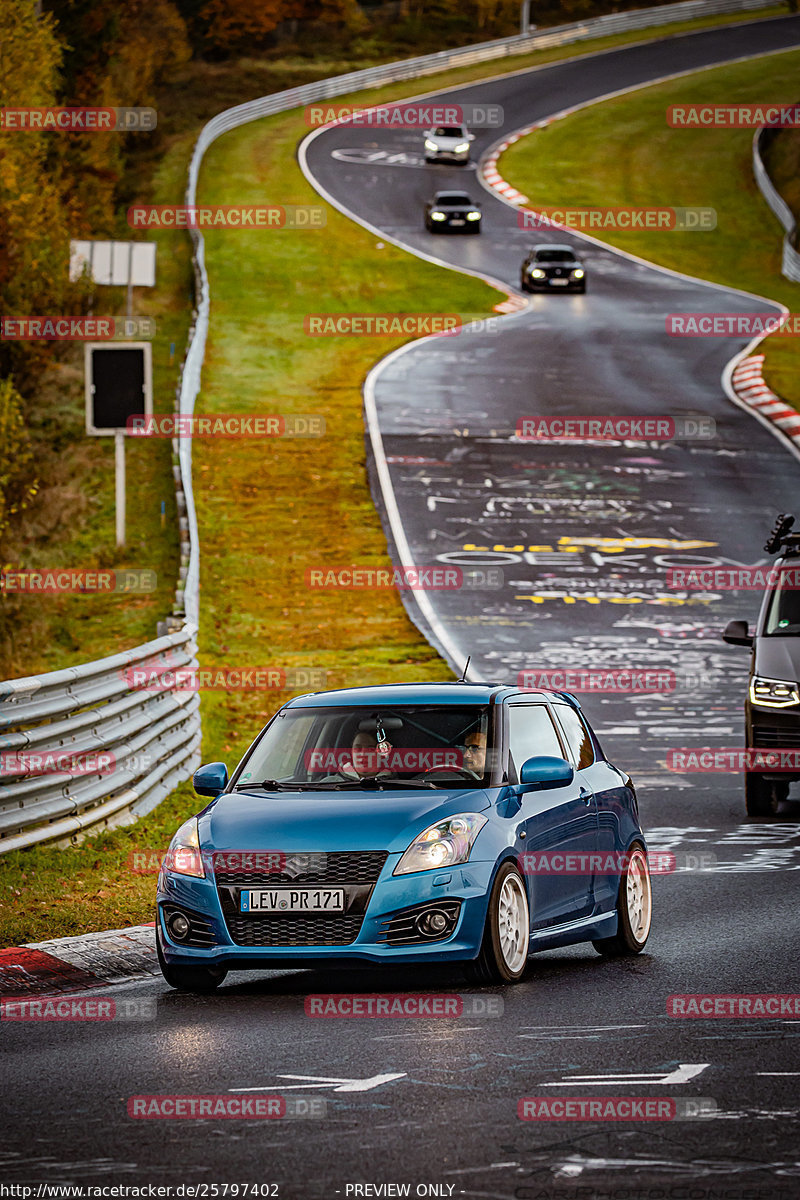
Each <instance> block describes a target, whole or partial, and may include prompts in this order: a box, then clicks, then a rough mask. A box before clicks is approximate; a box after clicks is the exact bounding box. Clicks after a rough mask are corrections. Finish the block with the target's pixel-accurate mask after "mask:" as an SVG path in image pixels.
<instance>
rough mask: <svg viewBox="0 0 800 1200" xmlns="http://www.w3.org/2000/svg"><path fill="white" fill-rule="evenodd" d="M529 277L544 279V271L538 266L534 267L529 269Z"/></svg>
mask: <svg viewBox="0 0 800 1200" xmlns="http://www.w3.org/2000/svg"><path fill="white" fill-rule="evenodd" d="M531 278H532V279H544V271H542V270H541V268H540V267H534V268H533V270H532V271H531Z"/></svg>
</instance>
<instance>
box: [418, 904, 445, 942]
mask: <svg viewBox="0 0 800 1200" xmlns="http://www.w3.org/2000/svg"><path fill="white" fill-rule="evenodd" d="M448 923H449V922H448V920H447V915H446V914H445V913H443V912H439V911H438V909H428V911H427V912H424V913H421V914H420V916H419V917H417V929H419V931H420V933H422V934H424V935H425V937H438V935H439V934H441V933H444V931H445V929H447V926H448Z"/></svg>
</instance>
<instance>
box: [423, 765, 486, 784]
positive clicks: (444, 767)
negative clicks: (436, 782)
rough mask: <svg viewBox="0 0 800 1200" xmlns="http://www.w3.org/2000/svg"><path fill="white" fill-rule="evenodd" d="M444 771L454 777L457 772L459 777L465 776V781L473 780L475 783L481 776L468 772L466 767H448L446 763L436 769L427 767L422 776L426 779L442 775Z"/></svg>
mask: <svg viewBox="0 0 800 1200" xmlns="http://www.w3.org/2000/svg"><path fill="white" fill-rule="evenodd" d="M442 771H447V773H448V775H452V774H453V772H455V773H456V774H457V775H463V777H464V779H471V780H472V781H473V783H474V782H476V781H477V780H478V779H479V778H480V776H478V775H474V774H473V773H472V771H468V770H467V769H466V767H448V766H447V765H446V764H445V763H441V764H439V765H438V766H435V767H427V768H426V769H425V770H424V771H423V772H422V776H423V778H424V779H426V778H427V777H428V775H437V774H441V773H442Z"/></svg>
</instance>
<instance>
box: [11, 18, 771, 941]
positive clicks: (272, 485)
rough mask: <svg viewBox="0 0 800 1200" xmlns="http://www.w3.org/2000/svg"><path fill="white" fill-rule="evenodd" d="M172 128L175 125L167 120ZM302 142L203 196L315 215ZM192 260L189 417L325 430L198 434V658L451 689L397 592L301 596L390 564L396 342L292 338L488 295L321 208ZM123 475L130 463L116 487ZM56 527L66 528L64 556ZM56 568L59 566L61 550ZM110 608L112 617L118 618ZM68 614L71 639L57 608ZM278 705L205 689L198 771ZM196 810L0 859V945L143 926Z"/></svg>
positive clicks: (151, 542)
mask: <svg viewBox="0 0 800 1200" xmlns="http://www.w3.org/2000/svg"><path fill="white" fill-rule="evenodd" d="M775 11H781V10H780V9H777V10H775ZM721 23H726V21H724V20H723V21H719V20H715V21H710V22H693V23H692V24H691V27H692V28H698V27H700V26H701V25H707V24H721ZM670 32H675V27H670ZM656 33H657V31H647V32H646V34H640V35H628V36H627V37H617V38H606V39H603V40H602V43H591V44H585V45H583V46H580V47H568V48H563V49H562V50H560V51H551V52H546V53H544V52H540V53H539V54H537V55H530V56H525V57H520V58H514V59H511V60H501V61H500V62H496V63H490V64H484V65H483V66H482V67H472V68H468V69H465V70H460V71H457V72H449V73H446V74H442V75H441V76H431V77H429V78H427V79H423V80H412V81H409V82H408V83H406V84H404V85H402V86H399V85H395V86H394V87H392V88H385V89H379V90H378V89H376V90H371V91H369V92H367V93H362V94H361V95H360V96H358V97H357V99H358V100H360V101H361V102H362V103H369V104H374V103H378V102H380V101H382V100H389V99H400V98H402V97H406V96H410V95H414V94H417V93H420V92H427V91H433V90H435V89H436V88H437V87H442V86H446V85H448V84H456V83H460V82H466V81H469V80H471V79H475V78H480V77H486V76H489V75H494V74H498V73H500V72H502V71H503V70H504V69H506V68H510V69H512V70H517V69H521V68H523V67H525V66H528V65H531V64H532V63H542V62H545V61H555V60H558V59H561V58H565V57H569V56H572V55H574V54H575V52H576V50H577V52H578V53H579V54H580V53H588V52H589V51H590V50H594V49H597V48H601V47H605V46H608V45H614V44H622V43H623V42H625V41H632V40H644V39H645V37H647V38H650V37H652V36H654V35H655V34H656ZM360 65H364V64H363V63H362V64H360ZM273 69H274V64H271V66H270V70H273ZM226 79H227V83H228V91H227V92H226V93H225V102H228V101H230V102H235V100H238V99H243V98H245V97H244V96H242V95H239V94H236V88H237V86H238V85H237V83H236V81H235V78H234V75H233V73H231V74H229V75H227V76H226ZM257 90H258V89H256V91H257ZM264 90H269V89H268V88H265V89H264ZM249 94H251V95H252V94H254V93H253V92H252V91H251V92H250V93H249ZM340 99H341V100H342V101H343V102H347V99H348V98H346V97H341V98H340ZM195 102H196V104H197V106H198V110H199V109H201V108H202V106H203V105H206V106H208V104H209V99H208V93H207V92H203V93H202V94H198V95H196V97H195ZM211 103H213V106H214V110H216V109H217V108H219V107H221V104H220V102H219V100H218V99H217V98H216V96H215V98H214V100H213V101H211ZM206 115H207V113H205V112H204V113H203V116H204V117H205V116H206ZM185 119H186V118H185V114H184V116H183V117H182V118H181V120H182V121H185ZM306 132H307V129H306V126H305V125H304V124H303V121H302V115H301V114H298V113H297V112H295V113H290V114H284V115H281V116H277V117H273V118H269V119H265V120H263V121H259V122H257V123H255V124H253V125H249V126H246V127H245V128H244V129H241V130H238V131H235V132H233V133H231V134H229V135H227V136H226V137H225V138H223V139H221V140H220V141H218V142H217V143H216V144H215V145H214V146H213V147H212V149H211V150H210V151H209V153H208V155H207V157H206V161H205V165H204V170H203V174H202V178H201V185H200V189H199V199H200V200H201V201H203V202H205V203H245V202H263V201H264V198H265V195H267V196H269V197H270V198H272V197H280V199H281V201H282V202H285V203H314V204H316V203H318V202H319V200H318V197H317V196H316V194H315V193H314V192H312V191H311V189H310V188H309V187H308V185H307V184H306V182H305V180H304V178H303V176H302V174H301V173H300V171H299V168H298V167H297V164H296V161H295V150H296V146H297V144H298V142H299V141H300V139H301V138H302V137H303V136H304V135H305V133H306ZM195 133H196V130H189V129H188V128H185V127H184V128H182V129H181V130H180V131H179V132H175V135H174V136H173V137H172V138H171V140H170V144H169V149H168V152H167V153H166V155H165V157H164V159H163V161H162V162H161V163H160V165H159V166H158V169H157V171H156V172H155V175H154V176H153V178H154V186H153V190H152V193H151V194H148V199H152V200H153V202H156V203H165V202H171V203H175V202H178V201H180V200H181V199H182V196H183V188H184V180H185V168H186V163H187V161H188V157H189V153H190V149H191V144H192V141H193V138H194V136H195ZM582 149H583V151H584V152H585V151H586V149H587V147H586V146H585V145H584V147H583V148H582ZM151 165H152V164H151ZM145 174H146V172H145V171H143V172H142V177H143V178H144V175H145ZM688 202H689V201H686V203H688ZM158 238H159V267H158V270H159V286H158V289H157V290H156V292H155V294H154V295H153V296H152V297H150V298H149V299H148V300H147V301H146V302H143V303H142V304H141V305H140V307H139V309H138V311H139V312H142V313H145V312H148V313H150V314H151V315H155V316H156V318H157V321H158V324H159V330H158V336H157V339H156V353H155V359H156V362H157V370H158V371H160V372H161V375H160V381H161V382H160V383H159V389H158V397H159V400H158V404H157V408H158V409H159V410H160V411H167V410H170V409H171V404H172V389H173V386H174V377H175V369H176V367H177V362H176V363H174V364H172V365H170V364H169V363H168V361H167V358H168V356H167V355H166V354H165V347H167V348H168V344H169V341H175V342H176V343H177V345H178V348H179V349H178V357H179V356H180V354H181V353H182V344H183V343H182V333H183V331H185V329H186V326H187V321H188V312H187V309H188V299H187V280H188V261H189V259H188V239H186V238H185V237H183V236H180V235H170V234H165V235H158ZM206 258H207V264H208V271H209V276H210V283H211V295H212V311H211V336H210V339H209V343H208V349H207V354H206V361H205V366H204V368H203V380H202V382H203V387H202V392H201V396H200V399H199V402H198V406H197V411H198V412H200V413H211V412H253V413H255V412H262V413H270V412H283V413H287V414H288V413H318V414H321V415H322V416H323V417H324V418H325V421H326V423H327V430H328V432H327V436H326V437H325V438H323V439H319V440H312V439H303V440H297V441H289V440H282V439H278V440H274V441H266V442H263V441H255V440H241V441H236V442H234V441H217V442H214V441H210V442H205V441H197V442H195V445H194V468H193V477H194V485H195V495H196V500H197V507H198V520H199V524H200V543H201V630H200V657H201V662H202V664H203V665H204V666H221V665H232V666H243V665H258V666H278V667H282V668H284V669H286V668H292V667H311V668H314V669H317V670H318V669H322V670H325V671H326V672H328V679H327V686H329V687H334V686H348V685H352V684H357V683H363V684H369V683H376V682H392V681H396V682H400V681H404V680H409V679H419V680H426V679H430V680H435V679H445V678H449V677H450V672H449V670H448V668H447V666H446V664H445V663H444V662H443V661H442V660H441V659H440V658H439V656H438V655H437V654H436V653H435V652H434V651H433V649H432V648H431V647H430V646H429V645H428V643H427V642H426V641H425V640H424V639H423V638H422V637H421V635H420V634H419V633H418V632H417V630H416V629H415V627H414V626H413V625H412V624H411V623H410V621H409V620H408V618H407V616H406V614H405V610H404V609H403V606H402V604H401V602H400V599H399V597H398V596H397V594H396V593H393V592H386V593H383V592H375V593H359V592H329V593H315V592H310V591H308V590H307V589H306V588H305V586H304V580H303V577H304V571H305V568H306V567H309V566H319V565H323V564H325V563H328V562H331V563H351V562H357V563H364V564H374V565H388V559H387V553H386V541H385V537H384V535H383V531H382V529H381V525H380V522H379V519H378V516H377V513H376V511H375V507H374V504H373V502H372V498H371V496H370V493H369V490H368V486H367V479H366V470H365V450H364V433H363V419H362V411H361V404H362V401H361V384H362V381H363V379H364V377H365V375H366V373H367V372H368V370H369V369H370V367H371V366H372V365H373V364H374V362H375V361H376V360H377V359H378V358H380V357H382V356H383V355H385V354H387V353H388V352H389V351H390V350H391V349H392V348H393V347H394V346H395V345H397V344H400V341H401V340H402V339H394V340H392V339H388V338H380V339H377V338H335V339H334V338H331V339H311V338H309V337H307V336H306V335H305V334H304V332H303V316H304V315H305V314H306V313H308V312H325V311H341V310H349V311H353V312H358V311H361V312H364V311H402V312H414V311H420V312H424V311H427V310H429V309H431V308H433V309H435V310H436V311H440V312H461V313H469V314H476V315H477V314H480V313H484V312H490V311H491V309H492V307H493V305H494V304H495V303H496V302H497V301H498V299H500V297H499V296H498V294H497V292H495V291H493V290H492V289H490V288H489V287H487V286H485V285H484V284H482V283H480V282H479V281H476V280H474V279H470V278H467V277H464V276H459V275H456V274H454V273H453V272H450V271H446V270H444V269H441V268H438V267H435V266H433V265H431V264H426V263H423V262H420V261H419V260H417V259H415V258H412V257H411V256H409V255H406V254H404V253H403V252H401V251H399V250H397V249H395V248H394V247H392V246H387V245H384V246H383V248H381V249H379V248H378V247H377V245H376V241H375V238H374V237H373V236H372V235H370V234H369V233H368V232H367V231H365V230H363V229H361V227H360V226H357V225H354V224H352V223H351V222H349V221H347V220H346V219H345V218H344V217H342V216H340V215H339V214H338V213H336V212H334V211H331V210H329V211H328V225H327V227H326V229H325V230H324V231H322V232H307V233H297V234H293V233H290V232H274V233H268V232H264V233H261V232H242V233H239V232H228V233H223V232H220V231H217V232H215V233H213V234H209V235H208V236H207V239H206ZM431 297H435V303H433V302H432V301H431ZM148 304H149V305H151V306H152V307H150V308H148V307H147V305H148ZM137 449H138V447H137ZM131 474H132V472H131V459H130V458H129V478H130V476H131ZM159 481H160V482H159ZM167 485H168V486H169V489H170V494H171V486H172V485H171V475H170V474H169V467H168V462H165V463H164V464H163V469H162V474H161V475H160V476H157V477H156V476H153V477H152V478H151V479H150V481H149V484H148V487H144V486H143V487H142V489H141V507H142V508H143V509H144V510H145V511H148V512H149V511H150V509H149V508H148V505H150V507H151V508H152V503H151V502H154V501H155V500H156V499H157V497H156V496H154V495H153V491H154V489H156V488H157V487H159V486H161V487H164V488H166V487H167ZM75 486H77V485H75ZM104 486H105V491H104V492H103V493H102V496H101V504H100V505H99V506H98V514H97V516H96V525H97V528H99V527H100V524H101V523H102V524H103V529H104V530H105V528H106V524H107V525H108V531H109V536H110V534H111V532H113V530H112V524H111V522H112V515H111V514H112V512H113V508H112V506H111V499H112V493H111V492H110V491H109V486H113V485H110V484H109V481H108V479H106V480H105V484H104ZM134 508H135V509H136V511H134V512H133V513H132V514H131V515H132V520H133V525H132V529H133V528H136V529H137V530H138V525H137V524H136V522H139V521H143V520H144V519H145V518H144V515H143V514H140V513H139V512H138V508H137V506H134ZM83 528H84V526H80V528H78V527H77V526H76V527H74V532H75V534H76V542H77V541H79V540H80V537H83V536H86V537H87V538H89V537H90V534H89V533H85V534H84V533H82V532H80V529H83ZM68 533H69V530H68V529H66V530H65V534H64V536H65V539H67V540H66V541H65V545H66V546H68ZM137 536H138V537H139V541H140V543H141V541H142V540H144V541H145V549H147V550H149V551H150V552H151V553H153V554H155V553H158V552H159V551H157V548H156V545H155V543H156V542H157V541H158V540H159V538H163V537H164V535H161V534H160V533H159V530H158V529H154V528H153V526H152V524H151V525H150V526H149V527H148V529H147V531H146V532H145V534H144V535H141V534H138V533H137ZM168 538H169V535H167V538H166V539H165V541H166V542H167V543H168ZM99 540H100V539H99V535H98V541H99ZM65 553H66V550H65ZM67 561H71V562H74V561H75V558H74V556H73V557H72V558H68V559H67ZM141 565H151V564H150V563H143V564H141ZM171 583H172V581H170V584H171ZM170 590H171V588H170ZM124 611H125V612H126V615H127V612H128V610H127V608H126V609H125V610H124ZM153 615H154V614H153ZM82 619H83V620H84V621H85V620H86V618H85V617H84V618H82ZM43 620H44V618H43ZM149 620H150V617H148V621H149ZM65 621H67V623H68V624H69V627H70V628H73V627H74V626H73V624H72V620H71V615H70V614H69V613H67V614H65ZM84 628H85V626H84ZM135 630H136V631H135V633H134V625H131V626H130V628H129V627H128V626H127V625H126V626H125V627H124V628H121V627H120V625H119V623H118V622H114V619H113V615H112V614H108V613H107V614H105V617H104V619H103V620H101V621H99V622H98V627H97V629H96V631H95V633H96V639H95V642H94V643H91V644H87V645H86V646H84V647H83V651H82V652H81V653H78V652H77V648H74V649H73V652H72V654H71V657H70V655H69V654H68V653H67V652H63V653H62V652H61V651H60V650H58V649H56V650H55V651H53V650H52V648H51V647H50V646H49V645H48V644H47V641H46V640H45V642H44V644H43V645H42V646H40V647H38V648H37V650H36V652H35V654H34V655H33V660H34V661H36V662H37V664H39V663H40V662H42V666H44V665H47V666H50V665H52V666H55V665H63V660H64V659H65V658H69V659H70V661H72V662H75V661H80V660H81V658H85V657H88V656H89V655H90V654H96V653H100V652H107V651H109V652H110V650H111V649H117V648H121V646H122V644H125V645H130V644H134V642H136V641H140V640H143V638H144V637H147V636H150V635H151V632H152V631H151V630H150V629H148V630H143V629H142V628H139V627H135ZM74 641H75V639H74V638H73V642H74ZM100 647H102V649H101V648H100ZM51 654H54V655H55V657H54V658H51ZM42 660H43V661H42ZM285 699H286V694H285V693H277V692H273V693H267V692H262V693H257V692H251V693H247V692H231V693H221V692H220V693H207V694H205V695H204V696H203V698H202V715H203V757H204V759H205V760H206V761H209V760H212V759H218V758H221V759H224V760H226V761H227V762H228V763H229V764H230V765H233V764H234V763H235V762H236V761H238V758H239V757H240V756H241V754H242V753H243V751H244V750H245V749H246V747H247V745H248V744H249V742H250V741H251V740H252V737H253V735H254V733H255V732H256V731H257V730H258V728H259V727H260V726H261V725H262V724H263V723H264V722H265V721H266V719H267V718H268V717H269V716H270V715H271V714H272V713H273V712H274V711H275V710H276V709H277V708H278V707H279V706H280V705H281V704H282V703H283V702H284V701H285ZM199 806H200V804H199V802H198V800H197V798H196V797H195V796H194V793H193V791H192V789H191V787H190V786H189V785H188V784H184V785H182V786H181V787H179V788H178V789H176V791H175V792H173V794H172V795H171V796H170V797H169V798H168V799H166V800H165V801H164V802H163V803H162V804H161V805H160V806H159V808H158V809H156V811H155V812H154V813H152V814H150V815H149V816H148V817H146V818H144V819H143V820H141V821H139V822H138V823H137V824H136V825H134V826H132V827H129V828H126V829H119V830H115V831H113V832H107V833H103V834H100V835H98V836H94V837H90V838H88V839H87V840H86V841H85V842H83V843H82V844H81V845H79V846H73V847H70V848H69V849H68V850H66V851H65V850H62V849H57V848H52V847H39V848H37V849H35V850H33V851H27V852H16V853H13V854H9V855H6V856H2V857H0V944H5V945H9V944H15V943H19V942H27V941H36V940H42V939H44V938H47V937H58V936H66V935H69V934H74V933H79V932H85V931H90V930H94V929H105V928H109V927H115V926H120V925H126V924H131V923H138V922H144V921H148V920H150V919H152V908H153V893H154V883H155V878H154V876H153V875H152V874H150V875H138V874H135V873H133V872H132V870H131V868H130V862H131V855H132V854H133V853H134V852H137V851H138V852H141V851H144V850H153V851H155V852H158V851H160V850H162V849H163V848H164V847H165V846H166V844H167V842H168V840H169V837H170V836H171V834H172V832H173V831H174V830H175V828H176V827H177V826H178V824H179V823H180V822H181V821H182V820H183V819H184V818H185V817H186V816H187V815H189V814H190V813H191V812H194V811H196V810H197V809H198V807H199Z"/></svg>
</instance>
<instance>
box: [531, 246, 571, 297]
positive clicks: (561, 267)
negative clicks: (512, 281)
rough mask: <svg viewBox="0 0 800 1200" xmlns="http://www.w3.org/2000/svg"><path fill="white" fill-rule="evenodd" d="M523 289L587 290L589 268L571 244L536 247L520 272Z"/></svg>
mask: <svg viewBox="0 0 800 1200" xmlns="http://www.w3.org/2000/svg"><path fill="white" fill-rule="evenodd" d="M520 286H521V287H522V290H523V292H551V291H561V292H585V291H586V271H585V269H584V266H583V263H582V262H580V260H579V259H577V258H576V257H575V252H574V251H573V249H572V247H571V246H559V245H542V246H533V247H532V249H531V250H530V252H529V254H528V256H527V257H526V258H525V259H524V260H523V263H522V268H521V271H520Z"/></svg>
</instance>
